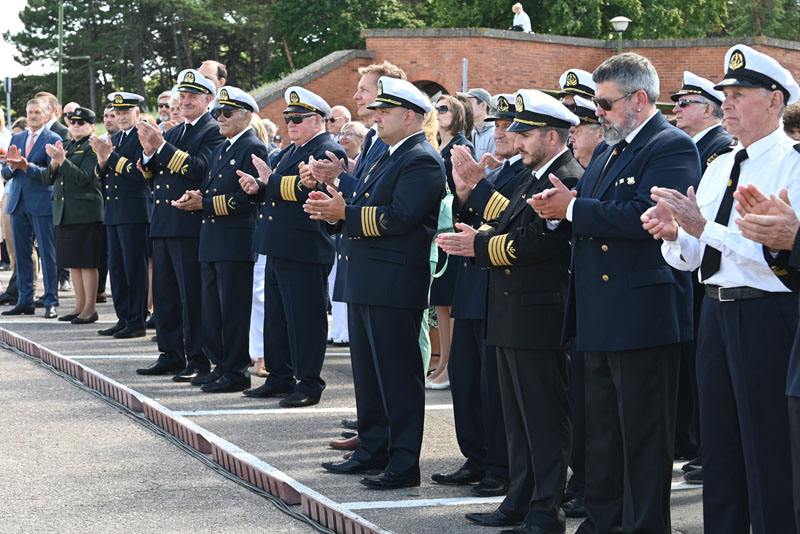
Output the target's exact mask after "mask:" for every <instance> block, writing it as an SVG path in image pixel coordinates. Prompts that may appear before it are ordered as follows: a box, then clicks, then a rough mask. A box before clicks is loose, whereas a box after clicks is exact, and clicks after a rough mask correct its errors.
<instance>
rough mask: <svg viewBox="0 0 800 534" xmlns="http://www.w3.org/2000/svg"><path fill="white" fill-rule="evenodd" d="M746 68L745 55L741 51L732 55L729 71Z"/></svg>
mask: <svg viewBox="0 0 800 534" xmlns="http://www.w3.org/2000/svg"><path fill="white" fill-rule="evenodd" d="M742 67H744V54H742V53H741V52H740V51H739V50H737V51H736V52H734V53H733V54H731V60H730V62H729V63H728V70H738V69H741V68H742Z"/></svg>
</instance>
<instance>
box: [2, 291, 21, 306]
mask: <svg viewBox="0 0 800 534" xmlns="http://www.w3.org/2000/svg"><path fill="white" fill-rule="evenodd" d="M18 299H19V297H18V296H17V295H9V294H8V293H3V294H2V295H0V304H6V305H10V304H14V303H15V302H17V300H18Z"/></svg>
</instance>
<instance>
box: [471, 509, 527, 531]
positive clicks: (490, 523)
mask: <svg viewBox="0 0 800 534" xmlns="http://www.w3.org/2000/svg"><path fill="white" fill-rule="evenodd" d="M464 517H466V518H467V519H469V520H470V521H472V522H473V523H477V524H479V525H483V526H484V527H511V526H515V525H520V524H522V519H523V518H522V517H513V516H510V515H506V514H505V513H503V512H501V511H500V510H495V511H494V512H478V513H472V514H464Z"/></svg>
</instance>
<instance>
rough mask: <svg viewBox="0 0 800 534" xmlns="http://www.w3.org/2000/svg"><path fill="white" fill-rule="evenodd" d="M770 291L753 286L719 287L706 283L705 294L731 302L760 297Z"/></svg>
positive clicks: (769, 293) (765, 295)
mask: <svg viewBox="0 0 800 534" xmlns="http://www.w3.org/2000/svg"><path fill="white" fill-rule="evenodd" d="M774 294H775V293H773V292H772V291H764V290H763V289H756V288H754V287H747V286H742V287H721V286H713V285H711V284H706V296H707V297H709V298H712V299H714V300H718V301H720V302H732V301H734V300H748V299H760V298H764V297H769V296H770V295H774Z"/></svg>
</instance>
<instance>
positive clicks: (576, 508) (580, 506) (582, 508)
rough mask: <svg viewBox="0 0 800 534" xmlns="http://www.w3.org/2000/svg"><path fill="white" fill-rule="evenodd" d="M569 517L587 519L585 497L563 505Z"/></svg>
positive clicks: (565, 513) (576, 498)
mask: <svg viewBox="0 0 800 534" xmlns="http://www.w3.org/2000/svg"><path fill="white" fill-rule="evenodd" d="M561 508H563V509H564V515H565V516H567V517H586V502H585V501H584V500H583V497H575V498H574V499H572V500H569V501H567V502H565V503H564V504H563V505H561Z"/></svg>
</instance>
